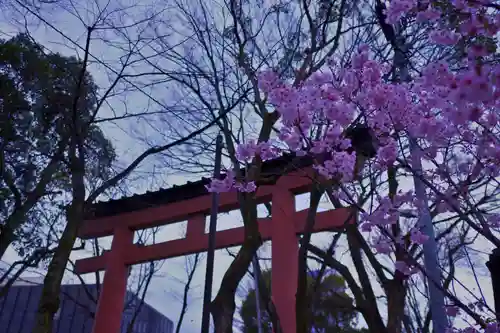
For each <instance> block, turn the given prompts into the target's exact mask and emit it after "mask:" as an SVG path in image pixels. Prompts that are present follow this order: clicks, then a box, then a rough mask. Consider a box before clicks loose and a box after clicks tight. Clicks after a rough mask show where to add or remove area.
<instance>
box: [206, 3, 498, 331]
mask: <svg viewBox="0 0 500 333" xmlns="http://www.w3.org/2000/svg"><path fill="white" fill-rule="evenodd" d="M376 11H377V16H378V19H379V20H380V22H379V25H380V27H381V29H382V30H383V34H384V37H385V39H386V40H387V42H388V43H389V44H390V45H391V47H392V49H393V59H392V63H387V62H383V61H381V60H379V59H377V55H376V54H375V53H374V52H372V47H371V45H369V44H368V45H362V46H360V47H359V48H358V50H357V52H355V53H354V54H353V55H352V57H350V61H349V62H348V63H347V65H342V63H343V61H342V59H339V58H338V57H336V56H335V55H334V56H332V57H330V58H329V61H328V62H326V63H325V64H324V65H322V66H321V67H319V68H316V69H314V71H313V72H312V73H311V75H310V76H309V77H307V78H305V79H304V80H301V81H298V80H297V79H296V78H295V79H290V78H287V77H282V76H281V75H280V73H278V72H276V71H275V70H273V69H272V68H268V69H265V70H263V71H261V73H260V75H259V76H258V86H259V89H260V92H261V94H262V98H263V99H264V100H265V101H266V103H267V104H268V105H269V109H270V110H272V111H271V114H272V115H273V116H274V117H275V118H276V119H279V120H275V121H274V125H275V126H276V127H277V128H278V131H279V134H278V135H277V136H276V137H270V138H269V139H267V140H265V139H264V140H263V139H262V137H260V138H259V139H258V140H254V141H247V142H246V143H244V144H240V145H238V147H237V148H236V156H237V159H238V162H239V163H236V164H235V168H233V169H232V170H229V171H228V172H227V174H226V176H225V177H224V178H223V179H214V180H213V181H212V183H211V185H210V186H208V190H209V191H212V192H227V191H239V192H240V193H242V196H246V197H252V195H253V193H255V190H256V188H257V185H256V184H257V183H258V182H259V181H260V178H259V172H258V171H256V170H258V169H259V168H260V165H261V164H262V162H263V161H266V160H271V159H273V158H276V157H278V156H280V155H282V154H284V153H287V154H292V155H295V156H299V157H300V156H308V157H310V158H312V159H313V160H314V168H315V170H316V171H317V174H318V177H317V178H316V179H315V180H316V181H317V182H318V184H319V185H320V186H321V187H322V188H323V189H324V191H325V192H326V194H327V195H328V197H329V199H330V200H331V202H332V203H333V204H334V206H336V207H345V206H351V207H355V208H356V209H357V212H358V214H359V224H358V225H355V226H346V234H347V236H346V237H347V242H348V244H349V250H350V252H351V257H352V260H353V262H354V266H355V269H356V273H357V275H358V277H359V282H357V281H355V279H354V278H353V275H352V274H351V273H350V272H349V269H347V267H346V266H345V265H343V264H342V263H341V262H340V261H338V260H336V259H335V258H333V257H331V256H328V255H327V253H325V252H323V251H321V250H320V249H318V248H316V247H314V245H312V244H310V243H309V244H308V241H305V242H304V238H303V239H302V241H301V248H302V249H304V248H305V249H308V250H309V251H311V252H313V253H314V254H316V255H318V256H322V259H323V260H324V263H325V264H327V265H330V266H331V267H332V268H334V269H336V271H338V272H339V273H340V274H341V275H342V276H343V278H344V279H345V280H346V281H347V284H348V285H349V287H350V289H351V291H352V293H353V294H354V299H355V301H356V305H357V306H358V307H359V308H360V312H361V313H362V314H363V316H364V318H365V320H366V322H367V325H368V326H369V328H370V330H372V331H374V332H375V331H376V332H401V331H402V329H404V330H405V331H407V332H409V331H411V329H410V326H411V323H408V321H407V320H406V319H405V318H406V317H407V313H406V310H405V309H406V308H407V301H406V299H407V298H408V297H407V296H408V290H409V289H408V286H409V285H413V286H417V285H419V284H420V285H422V284H424V285H425V284H430V283H434V284H437V285H438V286H439V288H440V289H441V292H442V294H443V295H444V297H445V302H446V313H447V314H448V316H449V317H450V320H449V323H450V327H449V331H450V332H458V331H460V332H462V331H463V332H475V331H478V330H484V332H497V331H498V330H499V328H498V324H497V323H496V322H495V321H494V320H493V318H494V311H493V310H492V309H491V308H490V307H489V306H488V305H487V304H484V302H482V301H481V300H479V299H478V302H476V303H475V304H472V305H471V304H466V302H465V301H464V300H462V299H461V298H460V297H458V296H457V295H456V294H455V293H454V292H452V291H451V290H450V289H449V284H450V281H452V280H456V277H454V276H453V270H454V266H453V265H454V260H455V259H454V258H455V257H454V255H455V254H456V253H458V252H461V251H462V252H463V251H464V249H465V251H466V249H467V245H469V244H471V242H474V241H475V240H480V241H482V242H489V243H490V244H491V245H492V246H495V247H498V246H499V245H500V238H499V237H498V231H499V227H500V214H499V210H498V202H497V201H498V196H499V183H498V177H499V176H500V168H499V165H500V144H499V134H500V124H499V107H500V102H499V101H500V98H499V97H500V90H499V86H498V85H499V82H500V65H499V61H498V60H499V58H498V53H497V52H496V43H497V41H496V39H495V35H496V34H497V33H498V30H499V28H500V13H499V6H498V5H497V4H495V3H494V2H493V1H489V0H481V1H465V0H457V1H416V0H415V1H411V0H393V1H390V2H389V3H388V4H383V3H381V2H377V3H376ZM408 22H416V23H418V24H420V25H423V26H425V31H426V34H427V37H428V39H427V40H426V42H427V43H431V44H432V45H433V47H434V50H441V51H442V52H441V53H440V54H441V55H442V57H429V58H428V59H430V60H431V61H429V62H428V63H426V64H423V65H422V64H420V67H417V68H413V67H412V63H411V61H410V60H409V59H408V57H409V55H408V53H410V49H411V48H410V46H411V45H409V43H408V41H406V40H404V38H403V34H402V33H401V31H403V30H404V29H406V26H407V25H408ZM444 55H445V56H444ZM263 126H266V125H265V124H264V125H263ZM412 143H414V144H416V145H415V146H416V150H415V149H410V146H411V144H412ZM419 161H422V162H419ZM240 163H241V164H244V165H246V167H247V169H248V170H251V171H253V172H247V173H245V175H243V174H242V173H241V172H240V170H239V165H240ZM420 164H421V166H420ZM413 178H414V179H416V181H415V182H417V181H418V182H421V183H422V184H423V185H424V187H425V193H424V194H425V196H426V197H427V198H426V200H424V199H423V198H422V196H418V195H416V194H415V192H416V188H415V187H413V186H406V187H409V188H407V189H406V188H402V187H403V186H401V185H402V183H403V182H406V183H410V185H413V182H412V179H413ZM312 201H313V200H312V199H311V204H312ZM429 210H430V212H429ZM426 211H427V212H429V213H428V214H430V216H431V218H432V221H433V229H435V230H437V232H436V235H437V236H436V240H437V241H438V242H439V243H440V244H441V247H440V248H441V249H443V255H444V257H445V258H446V257H448V258H449V259H450V260H449V265H448V266H447V267H445V266H444V265H443V266H441V267H439V268H440V270H441V271H442V272H441V275H442V277H443V281H430V282H427V281H426V277H427V275H428V272H427V271H426V270H425V268H424V267H423V261H422V257H423V252H422V247H423V246H425V244H426V242H427V241H428V240H429V234H430V233H429V230H424V229H425V228H423V226H422V225H421V224H420V223H419V218H420V217H421V216H422V214H427V213H426ZM432 234H434V232H433V233H432ZM467 256H468V254H467ZM299 260H300V259H299ZM365 265H366V266H368V267H369V268H365V267H364V266H365ZM368 269H369V270H372V271H373V272H374V276H375V279H376V280H377V281H378V282H379V284H380V285H381V287H382V290H383V293H384V294H385V297H386V299H387V313H386V314H383V313H382V311H383V309H381V308H380V307H379V308H376V309H374V308H373V304H375V303H376V297H375V292H374V291H373V287H372V286H371V284H372V282H370V280H372V279H370V278H369V277H368V275H369V274H368ZM299 283H300V278H299ZM223 285H224V280H223ZM427 286H428V285H427ZM222 288H223V286H222V287H221V289H222ZM299 296H300V285H299V292H298V294H297V298H298V297H299ZM297 302H298V301H297ZM370 307H371V308H370ZM417 312H418V311H417ZM459 312H461V313H462V314H463V319H464V320H466V321H468V323H469V325H468V327H467V328H465V330H461V329H458V328H453V327H452V323H453V320H452V318H453V317H456V316H457V315H458V313H459ZM216 315H217V314H216V313H214V316H216ZM382 318H386V319H387V321H386V322H384V321H385V320H382ZM428 321H430V320H428ZM216 322H217V320H216ZM304 328H305V326H303V325H301V323H300V320H299V319H298V331H300V332H302V331H304V332H305V331H306V330H304ZM216 329H217V325H216ZM275 329H276V328H275ZM427 329H428V328H427ZM220 331H221V332H222V331H224V330H222V329H221V330H220Z"/></svg>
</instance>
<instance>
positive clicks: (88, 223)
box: [76, 165, 354, 333]
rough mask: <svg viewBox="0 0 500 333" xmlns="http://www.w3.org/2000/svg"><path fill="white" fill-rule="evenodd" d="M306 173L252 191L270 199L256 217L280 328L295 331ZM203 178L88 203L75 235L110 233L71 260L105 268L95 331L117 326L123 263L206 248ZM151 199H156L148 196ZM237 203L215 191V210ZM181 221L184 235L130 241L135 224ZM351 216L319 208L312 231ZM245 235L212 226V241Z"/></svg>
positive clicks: (90, 268) (230, 241)
mask: <svg viewBox="0 0 500 333" xmlns="http://www.w3.org/2000/svg"><path fill="white" fill-rule="evenodd" d="M264 169H265V165H264V167H263V170H264ZM312 174H313V170H312V168H311V167H308V168H306V169H303V170H299V171H294V172H291V173H288V174H285V175H282V176H280V177H279V178H278V180H277V181H276V183H275V184H274V185H263V186H259V187H258V189H257V193H256V197H257V202H258V203H259V204H261V203H266V202H272V212H271V213H272V214H271V217H270V218H259V221H258V224H259V231H260V233H261V235H262V238H263V240H272V268H271V269H272V276H273V278H272V282H271V292H272V298H273V301H274V304H275V306H276V310H277V313H278V316H279V318H280V322H281V325H282V328H283V331H284V333H295V332H296V329H295V294H296V291H297V278H296V277H297V273H298V266H297V265H298V258H297V255H294V254H298V238H297V236H298V235H299V234H301V233H303V231H304V227H305V222H306V218H307V212H308V209H306V210H302V211H298V212H296V211H295V200H294V199H295V198H294V195H296V194H302V193H306V192H308V191H310V189H311V185H312V181H311V179H312V178H311V177H312ZM205 184H207V180H206V179H204V180H202V181H199V182H195V183H188V184H186V185H185V186H178V187H173V188H171V189H167V190H161V191H159V192H148V193H146V194H143V195H136V196H133V197H131V198H125V199H119V200H113V201H110V202H104V203H98V204H96V205H94V207H95V210H94V215H93V216H94V217H93V218H91V219H86V220H85V222H84V225H83V227H82V229H81V232H80V234H79V237H80V238H82V239H92V238H97V237H105V236H110V235H113V236H114V237H113V241H112V245H111V249H110V250H109V251H105V252H104V253H103V255H101V256H97V257H92V258H86V259H81V260H78V261H77V262H76V271H77V273H80V274H84V273H91V272H97V271H102V270H104V271H105V275H104V280H103V284H102V287H101V293H100V297H99V302H98V306H97V312H96V314H95V321H94V328H93V331H92V332H93V333H119V332H120V326H121V318H122V312H123V306H124V302H125V293H126V289H127V277H128V266H130V265H134V264H139V263H144V262H149V261H153V260H161V259H168V258H174V257H179V256H184V255H189V254H193V253H198V252H204V251H207V249H208V234H205V217H206V216H207V215H208V214H210V207H211V195H210V193H208V192H207V191H206V190H205V189H204V185H205ZM155 196H156V198H153V197H155ZM148 197H149V202H148ZM161 197H163V199H162V198H161ZM152 199H154V200H153V201H156V202H154V203H152V202H151V201H152ZM162 202H163V203H162ZM238 208H239V205H238V200H237V196H236V193H234V192H233V193H221V194H220V198H219V212H220V213H223V212H229V211H232V210H236V209H238ZM186 220H187V221H188V223H187V233H186V236H185V238H183V239H176V240H172V241H167V242H163V243H158V244H153V245H147V246H138V245H136V244H133V240H134V231H135V230H140V229H146V228H152V227H156V226H161V225H166V224H171V223H175V222H182V221H186ZM353 221H354V218H353V215H352V213H351V211H350V210H349V209H348V208H342V209H335V210H329V211H324V212H319V213H317V215H316V221H315V226H314V232H321V231H329V230H335V229H340V228H343V227H344V226H345V224H346V223H352V222H353ZM243 240H244V229H243V227H239V228H234V229H229V230H223V231H218V232H217V233H216V246H215V247H216V249H221V248H226V247H231V246H237V245H241V244H242V243H243Z"/></svg>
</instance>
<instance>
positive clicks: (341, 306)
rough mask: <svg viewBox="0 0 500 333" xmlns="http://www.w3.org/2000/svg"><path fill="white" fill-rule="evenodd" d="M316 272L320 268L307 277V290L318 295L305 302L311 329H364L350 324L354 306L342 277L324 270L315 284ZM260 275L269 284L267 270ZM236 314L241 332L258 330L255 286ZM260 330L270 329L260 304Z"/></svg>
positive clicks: (340, 332) (350, 332)
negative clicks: (308, 302) (310, 314)
mask: <svg viewBox="0 0 500 333" xmlns="http://www.w3.org/2000/svg"><path fill="white" fill-rule="evenodd" d="M319 274H321V272H320V270H314V271H311V272H310V273H309V275H308V278H307V282H308V289H309V292H310V293H311V294H312V291H313V290H316V292H317V295H318V296H317V297H314V299H313V300H312V301H311V300H310V302H311V303H312V304H311V305H310V306H309V308H311V309H312V315H313V318H312V320H311V321H312V323H313V325H312V329H313V332H317V333H322V332H331V333H355V332H366V330H364V329H357V328H354V327H353V326H354V324H355V322H356V319H357V316H358V314H357V312H356V311H355V310H354V307H353V300H352V298H351V297H350V296H349V295H347V294H346V292H345V290H346V286H345V281H344V279H343V278H342V277H341V276H340V275H337V274H335V273H334V272H332V271H326V272H324V274H322V276H321V280H319V281H318V282H319V283H318V284H317V286H316V283H317V282H316V281H317V280H318V277H319ZM261 278H262V279H263V281H264V283H265V284H266V286H267V288H270V286H271V270H265V271H263V272H262V274H261ZM261 304H262V303H261ZM240 316H241V318H242V320H243V325H242V327H241V329H242V331H243V332H244V333H257V332H258V327H257V322H258V320H257V310H256V299H255V289H250V290H249V292H248V294H247V296H246V297H245V299H244V301H243V303H242V306H241V308H240ZM262 332H264V333H267V332H269V333H272V332H273V330H272V325H271V320H270V318H269V315H268V314H267V312H266V311H264V308H262Z"/></svg>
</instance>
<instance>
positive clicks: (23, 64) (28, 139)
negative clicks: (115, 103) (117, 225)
mask: <svg viewBox="0 0 500 333" xmlns="http://www.w3.org/2000/svg"><path fill="white" fill-rule="evenodd" d="M82 73H83V75H82ZM0 87H1V89H0V124H1V126H0V154H1V158H0V170H1V171H2V172H1V173H0V175H1V177H0V216H1V220H2V221H7V222H6V223H9V222H10V225H18V224H20V223H21V222H23V221H19V218H17V221H12V220H9V217H12V216H13V215H14V213H15V212H16V210H17V211H19V210H21V209H22V207H23V205H25V204H26V202H27V201H28V200H30V199H31V200H32V199H33V198H34V197H37V198H39V200H35V201H36V204H35V205H34V208H37V207H38V208H42V207H43V205H44V200H45V199H48V200H50V202H51V203H52V206H51V208H52V209H53V208H57V205H56V206H54V205H53V204H54V203H59V205H61V206H63V205H65V204H66V201H67V199H65V195H64V194H65V191H66V190H67V189H68V187H69V186H70V182H69V175H70V171H69V167H68V160H67V153H66V151H67V141H68V139H69V136H70V135H71V133H70V131H71V128H72V126H69V125H70V122H72V121H74V119H75V115H76V117H77V118H78V119H80V124H82V125H81V126H86V127H87V128H86V129H84V131H85V140H84V142H85V152H86V154H87V156H86V161H87V163H86V177H87V180H88V181H89V182H94V181H96V180H97V179H105V178H107V177H108V176H109V173H110V171H111V169H110V167H111V163H112V162H113V161H114V160H115V152H114V149H113V146H112V144H111V143H110V141H109V140H108V139H107V138H106V137H105V135H104V134H103V132H102V131H101V129H100V128H99V127H97V126H96V125H93V124H92V123H91V122H92V118H93V117H94V114H93V113H94V110H95V109H96V104H97V100H98V99H97V93H98V89H97V86H96V84H95V83H94V80H93V78H92V76H91V75H90V74H89V73H88V72H87V71H86V70H85V71H84V69H83V67H82V62H81V61H79V60H78V59H76V58H75V57H65V56H63V55H61V54H57V53H47V52H45V51H44V48H43V46H41V45H40V44H38V43H36V42H35V41H34V40H33V39H31V37H30V36H29V35H27V34H19V35H17V36H15V37H13V38H11V39H9V40H0ZM77 97H78V98H77ZM51 162H52V163H53V164H54V167H55V172H54V173H53V174H52V175H50V176H49V177H45V176H44V173H48V172H47V171H49V170H47V169H48V167H49V166H50V164H51ZM47 178H48V179H47ZM41 183H43V185H46V186H44V189H42V192H41V193H40V189H39V188H38V187H37V185H39V184H41ZM44 213H46V212H44ZM40 214H41V212H40V209H30V210H27V211H26V213H25V214H21V217H20V219H22V220H24V222H29V221H30V220H32V221H33V223H27V224H24V225H23V227H22V228H17V230H15V232H16V233H17V236H18V237H16V242H15V245H16V248H17V250H18V251H19V253H20V254H21V255H22V256H24V254H25V252H26V251H25V250H26V248H25V247H24V246H23V244H24V245H27V244H30V248H31V249H33V248H37V247H40V246H42V244H43V243H44V242H45V241H44V240H43V239H42V238H41V237H42V236H41V234H40V232H41V230H42V229H43V228H44V227H43V226H40V223H35V222H34V221H39V220H41V216H40ZM18 216H19V215H18ZM2 225H3V223H2ZM41 228H42V229H41ZM14 229H15V228H14ZM33 244H36V246H33Z"/></svg>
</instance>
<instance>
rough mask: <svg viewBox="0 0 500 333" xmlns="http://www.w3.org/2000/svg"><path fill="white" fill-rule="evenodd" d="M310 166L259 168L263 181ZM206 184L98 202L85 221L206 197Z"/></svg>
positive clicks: (298, 161) (292, 160)
mask: <svg viewBox="0 0 500 333" xmlns="http://www.w3.org/2000/svg"><path fill="white" fill-rule="evenodd" d="M310 165H312V158H310V157H302V158H299V157H295V156H293V155H285V156H282V157H279V158H277V159H274V160H271V161H267V162H265V163H264V164H263V166H262V174H263V176H266V177H269V176H272V175H275V176H279V175H281V174H283V173H287V172H290V171H293V170H296V169H298V168H304V167H307V166H310ZM209 183H210V178H202V179H200V180H198V181H195V182H187V183H186V184H184V185H174V186H173V187H170V188H166V189H160V190H158V191H154V192H149V191H148V192H146V193H144V194H135V195H132V196H130V197H122V198H120V199H111V200H109V201H104V202H97V203H95V204H93V205H92V208H91V215H87V216H86V218H100V217H108V216H114V215H118V214H122V213H129V212H133V211H138V210H142V209H145V208H150V207H154V206H159V205H164V204H168V203H174V202H179V201H183V200H188V199H193V198H196V197H200V196H202V195H206V194H207V193H208V192H207V189H206V188H205V185H208V184H209Z"/></svg>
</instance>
